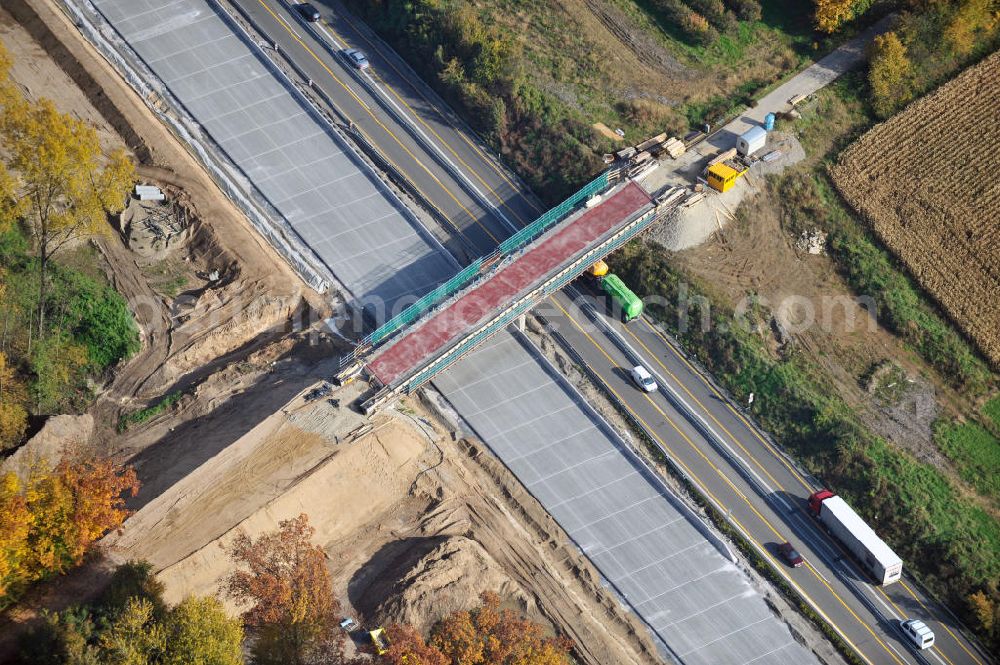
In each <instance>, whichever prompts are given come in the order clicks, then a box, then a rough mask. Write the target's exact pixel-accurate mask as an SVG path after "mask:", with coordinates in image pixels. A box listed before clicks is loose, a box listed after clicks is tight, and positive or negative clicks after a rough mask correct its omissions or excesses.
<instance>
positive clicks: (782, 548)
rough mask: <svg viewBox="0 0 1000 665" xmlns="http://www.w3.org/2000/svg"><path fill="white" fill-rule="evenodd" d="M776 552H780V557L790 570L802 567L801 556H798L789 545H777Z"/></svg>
mask: <svg viewBox="0 0 1000 665" xmlns="http://www.w3.org/2000/svg"><path fill="white" fill-rule="evenodd" d="M778 551H779V552H781V556H782V557H783V558H784V559H785V561H787V562H788V565H789V566H791V567H792V568H798V567H799V566H801V565H802V563H803V561H802V555H801V554H799V553H798V552H797V551H796V550H795V548H794V547H792V544H791V543H782V544H781V545H778Z"/></svg>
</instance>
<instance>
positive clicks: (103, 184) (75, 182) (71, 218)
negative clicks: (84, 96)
mask: <svg viewBox="0 0 1000 665" xmlns="http://www.w3.org/2000/svg"><path fill="white" fill-rule="evenodd" d="M0 147H2V148H3V151H2V154H3V155H4V158H5V161H6V167H7V170H8V172H9V173H10V174H13V176H14V185H13V186H14V188H15V191H16V192H17V197H18V198H19V199H20V200H21V201H22V202H23V209H22V210H21V213H22V214H23V217H22V220H23V222H24V223H25V225H26V227H27V228H28V229H29V230H30V233H31V237H32V240H33V241H34V246H35V250H36V252H37V255H38V270H39V279H38V308H37V335H38V338H39V339H42V338H44V335H45V293H46V288H47V274H48V268H49V261H50V260H51V259H52V256H53V255H55V254H56V253H57V252H58V251H59V250H60V249H62V248H63V247H65V246H66V245H67V244H68V243H70V242H72V241H74V240H77V239H79V238H82V237H86V236H90V235H95V234H98V233H103V232H104V231H105V230H106V229H107V228H108V225H107V217H108V215H109V214H111V213H116V212H120V211H121V210H122V209H123V208H124V205H125V197H126V193H127V190H128V188H129V187H130V186H131V184H132V182H133V181H134V179H135V170H134V166H133V164H132V162H131V161H130V160H129V158H128V157H127V155H126V154H125V151H124V150H120V149H119V150H116V151H115V152H113V153H111V154H110V155H106V156H105V155H103V154H102V152H101V146H100V143H99V142H98V139H97V132H96V131H95V130H94V128H93V127H91V126H90V125H88V124H86V123H85V122H83V121H82V120H78V119H76V118H74V117H72V116H70V115H67V114H64V113H60V112H59V111H58V110H57V109H56V107H55V105H54V104H53V103H52V102H51V101H50V100H48V99H40V100H38V101H37V102H30V101H28V100H26V99H24V98H23V97H21V96H20V95H17V94H11V93H9V92H8V93H7V94H5V96H4V97H2V98H0Z"/></svg>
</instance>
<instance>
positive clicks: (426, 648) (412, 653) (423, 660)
mask: <svg viewBox="0 0 1000 665" xmlns="http://www.w3.org/2000/svg"><path fill="white" fill-rule="evenodd" d="M386 632H387V634H388V635H389V640H390V644H389V651H388V653H386V654H385V655H384V656H382V662H385V663H389V664H390V665H451V663H452V662H459V663H469V664H470V665H473V664H474V663H476V662H480V661H472V660H468V661H465V660H458V661H453V660H452V659H451V658H448V656H445V655H444V654H443V653H441V650H440V649H438V648H437V647H434V646H430V645H429V644H427V643H426V642H424V638H423V637H421V636H420V634H419V633H418V632H417V631H416V630H414V629H413V627H412V626H400V625H391V626H389V627H388V628H387V630H386Z"/></svg>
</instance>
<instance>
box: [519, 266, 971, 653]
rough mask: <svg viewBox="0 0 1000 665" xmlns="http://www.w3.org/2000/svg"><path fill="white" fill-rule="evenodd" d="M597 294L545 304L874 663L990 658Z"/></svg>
mask: <svg viewBox="0 0 1000 665" xmlns="http://www.w3.org/2000/svg"><path fill="white" fill-rule="evenodd" d="M577 286H580V284H578V285H577ZM584 288H585V283H584ZM593 295H594V294H592V293H587V294H585V295H584V297H583V299H582V300H581V299H578V298H577V296H578V294H574V298H571V297H570V295H569V294H568V293H567V292H566V291H564V292H562V293H560V294H558V295H557V296H556V297H554V298H553V299H551V300H550V301H548V302H547V303H545V304H544V305H541V306H539V307H538V308H536V310H535V311H536V313H541V314H542V315H543V316H544V317H545V318H546V320H548V322H549V324H550V325H551V326H552V327H553V329H554V330H556V331H557V332H558V333H559V334H560V335H561V336H562V337H564V338H565V340H566V341H567V342H568V344H569V345H571V346H572V348H573V349H575V350H576V352H577V353H579V355H580V357H581V358H582V360H583V362H584V363H585V365H586V366H587V367H588V368H589V369H590V370H591V371H592V372H594V374H595V375H596V376H597V378H598V380H599V382H600V383H601V384H603V386H604V388H605V389H606V390H607V391H610V392H611V393H612V394H614V395H616V396H617V398H618V399H620V400H621V402H622V403H623V404H624V405H625V408H626V409H627V410H628V411H629V412H630V413H631V414H632V416H633V417H634V418H635V419H636V420H637V421H638V422H639V423H641V424H642V425H643V426H644V428H646V429H647V430H648V432H649V433H650V435H651V437H652V438H653V439H654V440H655V441H656V442H657V443H658V445H659V446H660V447H661V448H662V449H663V451H664V452H665V453H666V454H667V455H668V456H669V457H670V458H671V459H673V460H675V461H676V462H677V463H678V464H679V465H680V466H681V467H682V468H683V470H684V472H685V474H686V475H687V476H688V477H689V479H690V480H691V481H692V482H693V483H694V484H695V485H696V486H698V487H699V488H700V489H701V491H702V492H703V494H705V495H706V496H708V497H709V498H710V499H711V500H712V501H713V502H715V503H716V504H717V506H718V508H719V509H720V511H721V512H723V513H724V514H726V515H728V517H729V519H731V520H732V522H733V523H734V524H735V525H736V527H737V528H738V529H739V530H741V531H742V532H744V534H745V535H746V536H747V538H748V539H749V540H751V542H753V543H754V544H755V546H756V547H757V548H758V549H759V551H760V552H761V553H762V554H763V555H764V556H765V558H767V559H768V560H769V561H770V563H771V564H772V565H773V566H774V567H775V569H777V570H778V571H779V572H780V573H781V574H782V575H783V576H784V577H785V578H786V579H787V580H788V581H789V583H790V584H792V585H793V588H795V589H796V591H797V592H798V593H800V594H801V595H802V596H803V597H804V598H806V599H807V601H808V602H809V603H810V604H811V605H813V606H814V607H816V608H818V611H819V612H821V613H822V614H823V615H824V616H825V617H826V619H827V620H828V621H829V622H830V623H832V624H833V625H834V626H836V628H837V630H838V631H839V632H840V633H841V634H842V636H843V637H844V638H845V639H846V640H847V641H849V642H850V643H851V644H852V645H853V646H854V647H855V648H856V649H857V650H858V651H860V652H861V653H862V654H863V655H864V657H865V658H866V659H867V660H868V662H871V663H887V664H895V665H902V664H903V663H939V664H945V665H958V664H959V663H977V664H979V665H982V664H984V663H987V662H989V660H988V658H987V657H986V655H985V654H984V653H983V652H982V651H981V650H979V649H978V648H977V647H976V646H975V645H973V644H972V643H971V642H969V641H968V640H967V639H965V637H964V636H963V634H962V633H961V631H960V628H959V626H958V622H957V621H956V620H955V619H954V617H952V616H951V615H950V614H949V613H948V612H947V611H945V610H944V609H943V608H942V607H940V606H939V605H938V604H937V603H935V602H933V601H932V600H931V599H929V598H927V597H926V596H925V595H924V594H923V593H922V592H921V590H920V589H919V587H918V586H917V585H915V584H914V583H913V582H912V580H909V579H905V578H904V580H903V581H901V582H899V583H897V584H893V585H889V586H887V587H881V586H876V585H874V584H873V583H872V582H871V580H870V578H869V577H868V576H867V575H866V574H865V573H864V572H863V571H862V570H861V569H860V567H859V566H858V565H857V564H856V563H854V561H853V560H852V559H851V558H850V557H849V556H848V555H847V553H846V551H845V550H844V549H843V548H842V547H841V546H840V545H839V544H838V543H837V542H836V541H835V540H834V539H833V538H831V537H830V536H829V535H827V533H826V532H825V531H824V530H823V529H821V528H820V526H819V524H818V523H817V522H816V521H815V520H814V519H813V518H812V517H810V516H809V514H808V513H807V512H806V505H805V501H806V498H807V497H808V495H809V494H810V493H812V492H813V491H815V490H816V489H820V488H821V484H820V483H819V482H818V481H816V480H815V479H813V478H812V477H810V476H809V475H807V474H805V473H803V472H801V471H800V470H799V469H798V468H797V467H796V466H795V464H794V463H793V462H792V461H791V460H790V459H789V458H788V457H786V456H785V455H784V454H783V453H782V452H781V451H780V449H778V448H777V447H776V446H775V445H774V444H773V443H772V442H771V441H770V440H769V439H768V438H767V437H766V436H764V435H763V434H762V433H761V432H760V431H759V430H758V429H757V428H756V427H755V426H754V425H753V423H752V422H751V420H750V419H749V417H748V416H747V415H746V414H744V413H743V412H742V411H741V410H740V409H738V408H736V407H735V406H734V405H732V404H731V402H730V401H729V400H727V398H726V396H725V394H724V393H723V392H722V391H721V390H720V389H719V388H718V387H716V386H715V385H714V384H713V383H712V382H711V381H710V380H709V379H707V378H706V377H705V376H703V375H702V374H701V373H700V372H698V370H697V369H696V367H695V366H694V365H693V364H692V363H690V362H689V361H688V360H687V359H686V358H685V357H684V355H683V354H682V353H681V352H680V351H678V349H677V347H676V346H675V345H674V344H673V343H672V342H671V340H670V339H669V338H668V337H666V336H665V335H664V334H663V333H662V332H661V331H660V330H659V329H658V328H657V327H656V326H654V325H652V324H650V323H649V321H648V320H647V319H646V318H640V319H637V320H635V321H633V322H631V323H629V324H627V325H625V324H622V323H621V322H620V321H618V320H616V319H614V318H612V317H611V316H610V314H609V313H608V312H607V311H606V309H605V305H604V301H603V299H596V298H594V297H593ZM581 303H582V304H581ZM595 305H596V306H595ZM636 364H642V365H643V366H645V367H646V368H648V369H649V371H650V372H651V373H652V374H653V377H654V378H655V379H656V381H657V383H658V385H659V392H657V393H655V394H647V393H643V392H641V391H639V390H638V389H637V388H636V387H635V385H634V384H632V382H631V381H630V380H629V378H628V376H627V372H626V370H627V368H630V367H632V366H634V365H636ZM785 541H790V542H792V543H793V545H794V546H795V547H796V548H797V549H798V550H799V552H800V553H801V554H802V555H803V557H804V558H805V560H806V565H805V566H804V567H802V568H799V569H792V568H789V567H788V566H787V564H786V563H785V562H784V561H783V560H782V559H781V558H780V556H779V555H778V552H777V546H778V545H779V544H781V543H783V542H785ZM904 570H905V562H904ZM908 618H920V619H923V620H924V621H926V622H927V623H928V625H930V626H931V627H932V629H933V630H934V632H935V635H936V639H937V642H936V644H935V646H934V648H933V649H930V650H928V651H925V652H919V651H915V650H913V649H911V648H910V647H909V646H908V645H907V643H905V642H903V641H902V639H901V635H900V633H899V630H898V621H900V620H903V619H908Z"/></svg>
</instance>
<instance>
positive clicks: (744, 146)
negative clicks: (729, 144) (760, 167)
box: [736, 127, 767, 157]
mask: <svg viewBox="0 0 1000 665" xmlns="http://www.w3.org/2000/svg"><path fill="white" fill-rule="evenodd" d="M766 144H767V130H765V129H764V128H763V127H751V128H750V129H748V130H747V131H745V132H743V133H742V134H740V135H739V136H738V137H737V138H736V152H737V154H739V155H740V156H742V157H749V156H750V155H752V154H754V153H755V152H757V151H758V150H760V149H762V148H763V147H764V146H765V145H766Z"/></svg>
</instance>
